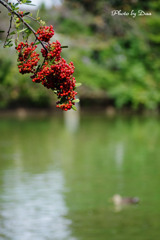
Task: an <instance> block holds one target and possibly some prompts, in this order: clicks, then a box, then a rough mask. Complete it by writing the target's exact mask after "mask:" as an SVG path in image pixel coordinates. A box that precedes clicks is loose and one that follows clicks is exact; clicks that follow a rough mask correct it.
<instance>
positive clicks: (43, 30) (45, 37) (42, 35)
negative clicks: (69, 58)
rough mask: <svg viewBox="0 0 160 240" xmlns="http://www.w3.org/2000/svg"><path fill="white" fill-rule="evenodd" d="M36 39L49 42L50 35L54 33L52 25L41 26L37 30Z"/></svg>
mask: <svg viewBox="0 0 160 240" xmlns="http://www.w3.org/2000/svg"><path fill="white" fill-rule="evenodd" d="M36 34H37V35H39V36H38V39H39V40H41V41H44V42H49V40H50V39H51V37H52V36H53V35H54V30H53V26H52V25H51V26H41V27H40V28H39V29H38V30H37V32H36Z"/></svg>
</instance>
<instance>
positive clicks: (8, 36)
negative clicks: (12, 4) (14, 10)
mask: <svg viewBox="0 0 160 240" xmlns="http://www.w3.org/2000/svg"><path fill="white" fill-rule="evenodd" d="M12 20H13V15H11V18H10V25H9V29H8V32H7V37H6V40H5V42H4V45H3V46H4V47H5V45H6V42H7V39H8V37H9V33H10V30H11V27H12Z"/></svg>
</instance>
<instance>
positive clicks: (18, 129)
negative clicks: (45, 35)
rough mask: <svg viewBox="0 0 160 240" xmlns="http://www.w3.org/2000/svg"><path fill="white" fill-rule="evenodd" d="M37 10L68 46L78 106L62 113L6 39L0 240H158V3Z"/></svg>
mask: <svg viewBox="0 0 160 240" xmlns="http://www.w3.org/2000/svg"><path fill="white" fill-rule="evenodd" d="M32 2H33V3H35V4H36V5H37V6H36V7H31V8H28V7H27V9H29V10H30V11H32V12H33V16H34V15H36V12H37V8H39V9H40V12H39V16H40V17H41V19H43V20H44V21H46V23H47V25H50V24H51V25H53V27H54V30H55V35H54V37H53V40H59V41H60V42H61V44H62V45H64V46H66V45H67V46H68V48H65V49H63V51H62V52H63V54H62V55H63V57H64V58H65V59H67V61H68V62H69V61H73V62H74V65H75V77H76V80H77V82H80V83H82V86H81V87H79V88H78V89H77V91H78V97H79V98H80V104H79V105H78V106H77V108H78V111H76V112H75V111H69V112H67V113H62V112H61V111H60V110H56V107H55V102H56V98H55V96H54V95H53V93H52V91H49V90H46V89H45V88H43V86H40V85H38V84H34V83H32V81H31V79H30V77H29V76H28V75H24V76H23V75H20V74H19V72H18V69H17V61H16V59H17V56H16V53H15V49H14V48H10V49H8V48H6V49H4V48H3V42H4V40H5V34H2V33H0V39H1V41H2V42H1V45H0V240H32V239H33V240H89V239H91V240H106V239H110V240H128V239H130V240H132V239H136V240H150V239H159V238H160V221H159V220H160V191H159V183H160V174H159V170H160V161H159V160H160V157H159V156H160V149H159V143H160V124H159V107H160V71H159V68H160V67H159V66H160V58H159V50H160V31H159V29H160V16H159V12H160V0H153V1H149V0H147V1H142V0H128V1H126V0H121V1H120V0H99V1H93V0H63V1H60V0H56V1H54V0H48V1H39V0H33V1H32ZM117 9H119V10H121V12H131V11H132V10H134V11H135V12H138V10H143V11H144V12H145V13H151V14H152V15H151V16H136V17H135V18H133V17H132V16H118V15H115V16H112V14H111V13H112V11H113V10H117ZM0 12H1V13H0V29H2V30H5V31H7V30H8V27H9V18H8V14H7V11H6V10H5V9H4V8H3V7H2V6H0ZM33 27H34V28H35V29H36V27H37V25H36V24H35V23H33ZM158 129H159V130H158ZM115 195H116V196H117V195H118V196H119V197H120V199H121V200H120V201H119V202H117V201H115V198H114V197H113V196H115ZM124 197H127V198H124ZM134 197H137V199H138V201H139V203H138V204H133V203H134V202H133V199H134Z"/></svg>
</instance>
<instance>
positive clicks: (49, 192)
mask: <svg viewBox="0 0 160 240" xmlns="http://www.w3.org/2000/svg"><path fill="white" fill-rule="evenodd" d="M63 191H64V179H63V175H62V173H61V172H60V171H48V172H46V173H44V174H37V175H30V174H28V173H24V172H21V170H20V169H15V170H8V171H5V172H4V176H3V192H2V194H1V207H0V209H1V212H0V217H1V219H3V221H1V222H0V229H1V230H0V233H1V236H4V237H5V238H6V239H12V240H15V239H16V240H22V239H23V240H27V239H34V240H41V239H42V240H43V239H51V237H52V239H57V240H61V239H66V238H68V239H71V238H69V236H70V230H69V225H70V223H71V221H70V220H67V219H65V218H64V216H65V215H66V214H67V208H66V205H65V202H64V199H63Z"/></svg>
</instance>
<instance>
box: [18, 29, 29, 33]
mask: <svg viewBox="0 0 160 240" xmlns="http://www.w3.org/2000/svg"><path fill="white" fill-rule="evenodd" d="M26 29H27V28H24V29H22V30H19V31H18V33H21V32H24V31H26Z"/></svg>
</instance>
